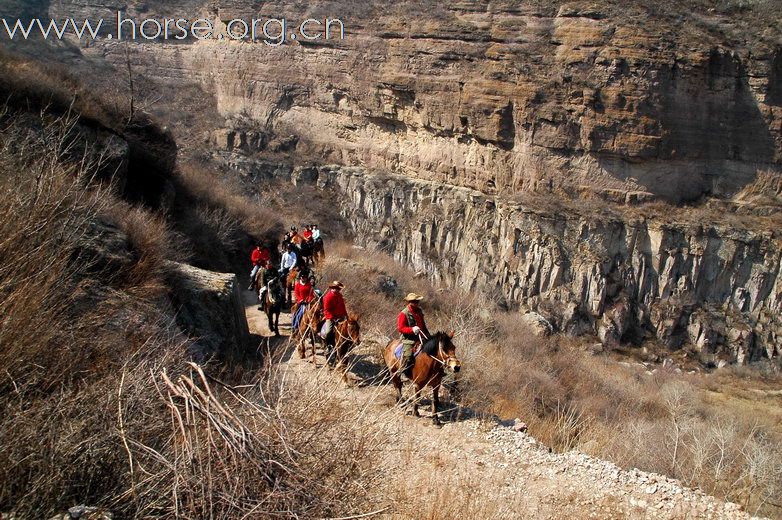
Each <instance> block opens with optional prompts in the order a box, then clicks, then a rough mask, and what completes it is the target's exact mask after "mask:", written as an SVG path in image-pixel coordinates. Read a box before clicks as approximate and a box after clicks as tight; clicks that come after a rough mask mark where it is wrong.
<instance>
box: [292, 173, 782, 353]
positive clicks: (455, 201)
mask: <svg viewBox="0 0 782 520" xmlns="http://www.w3.org/2000/svg"><path fill="white" fill-rule="evenodd" d="M292 178H293V180H294V181H295V182H297V183H302V182H310V183H316V184H317V185H318V186H320V187H321V188H323V189H324V190H328V191H330V192H332V193H336V194H337V195H338V197H339V198H340V199H341V200H342V204H343V214H344V216H345V217H346V220H348V221H350V222H352V223H353V226H354V231H355V233H356V236H357V240H358V242H359V243H361V244H363V245H367V246H371V247H377V248H378V249H381V250H383V251H386V252H388V253H390V254H392V255H393V256H394V257H395V258H396V259H397V260H398V261H399V262H401V263H403V264H405V265H407V266H409V267H411V268H413V269H415V270H416V271H421V272H425V273H428V274H429V275H430V276H431V278H432V279H433V280H434V281H436V282H437V283H442V284H445V285H448V286H451V287H458V288H461V289H464V290H467V291H482V292H484V293H486V294H489V295H490V296H492V297H493V298H494V299H495V300H496V301H499V302H501V303H503V304H504V305H505V306H507V307H508V308H521V309H527V310H532V311H535V312H537V313H539V314H540V315H542V316H543V317H545V319H547V320H548V321H550V322H551V324H552V326H553V327H554V328H555V329H557V330H559V331H563V332H568V333H575V334H578V333H583V332H585V331H594V332H595V333H596V334H597V335H598V336H599V337H600V339H601V341H603V342H604V343H605V344H606V345H609V346H615V345H617V344H619V343H621V342H633V341H641V340H643V339H644V338H645V337H655V338H656V339H657V340H659V341H660V342H662V343H663V344H665V345H666V346H667V347H669V348H672V349H676V348H680V347H682V346H685V345H686V346H688V348H691V349H693V350H695V351H697V353H698V354H699V355H700V356H701V359H702V360H703V361H705V362H711V363H715V364H716V363H717V362H718V361H719V360H729V361H737V362H740V363H747V362H750V361H753V360H758V359H762V358H773V359H776V360H778V361H779V360H780V359H782V321H780V317H779V310H780V306H781V305H782V276H781V273H780V269H781V266H782V263H781V260H782V242H780V239H779V237H778V236H777V235H776V234H775V233H773V232H772V231H761V232H752V231H737V230H735V229H730V228H728V227H723V226H720V225H707V224H704V223H675V222H667V223H661V222H658V221H654V220H646V219H643V218H636V219H631V218H623V217H622V216H621V215H613V216H609V215H606V214H595V215H589V214H587V213H586V212H583V213H581V214H579V213H575V212H570V211H558V210H557V208H556V207H550V208H547V207H542V206H541V205H539V206H531V205H526V204H522V203H518V202H513V201H510V200H508V199H504V198H501V197H492V196H487V195H485V194H482V193H480V192H476V191H472V190H468V189H464V188H456V187H453V186H444V185H439V184H435V183H431V182H426V181H413V180H410V179H406V178H402V177H397V176H385V177H381V176H372V175H368V174H367V173H366V172H365V171H363V170H360V169H356V168H347V169H346V168H339V167H332V168H328V167H322V168H308V169H299V170H297V171H295V172H293V173H292Z"/></svg>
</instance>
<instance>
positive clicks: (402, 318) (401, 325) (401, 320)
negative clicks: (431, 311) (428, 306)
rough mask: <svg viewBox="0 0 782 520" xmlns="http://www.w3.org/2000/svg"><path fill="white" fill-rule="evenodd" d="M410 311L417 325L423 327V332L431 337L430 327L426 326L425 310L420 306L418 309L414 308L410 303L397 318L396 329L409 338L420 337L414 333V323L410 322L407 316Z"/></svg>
mask: <svg viewBox="0 0 782 520" xmlns="http://www.w3.org/2000/svg"><path fill="white" fill-rule="evenodd" d="M408 313H409V314H410V315H411V316H412V317H413V320H414V321H415V325H417V326H418V328H419V329H421V332H423V333H424V334H425V335H426V337H427V338H428V337H430V334H429V329H427V328H426V322H425V321H424V313H423V311H422V310H421V308H420V307H419V308H418V309H413V308H412V307H410V306H409V305H408V306H407V307H406V308H405V310H403V311H402V312H400V313H399V317H398V318H397V319H396V329H397V330H398V331H399V333H400V334H401V335H403V336H405V337H406V338H409V339H416V340H417V339H418V336H416V335H415V333H413V325H412V324H410V323H409V320H408V318H407V315H408Z"/></svg>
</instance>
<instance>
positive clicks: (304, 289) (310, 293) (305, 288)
mask: <svg viewBox="0 0 782 520" xmlns="http://www.w3.org/2000/svg"><path fill="white" fill-rule="evenodd" d="M293 294H294V296H296V303H302V302H304V303H310V302H311V301H312V300H314V299H315V289H314V288H313V287H312V284H311V283H309V282H306V283H301V282H296V286H295V287H294V288H293Z"/></svg>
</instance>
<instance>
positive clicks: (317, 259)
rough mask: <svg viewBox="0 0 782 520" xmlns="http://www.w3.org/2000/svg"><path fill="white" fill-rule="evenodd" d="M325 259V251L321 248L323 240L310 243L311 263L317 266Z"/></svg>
mask: <svg viewBox="0 0 782 520" xmlns="http://www.w3.org/2000/svg"><path fill="white" fill-rule="evenodd" d="M325 259H326V249H325V248H324V247H323V240H315V241H314V242H313V243H312V262H313V263H314V264H316V265H317V264H319V263H321V262H323V261H324V260H325Z"/></svg>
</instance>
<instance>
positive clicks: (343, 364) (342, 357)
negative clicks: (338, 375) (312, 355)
mask: <svg viewBox="0 0 782 520" xmlns="http://www.w3.org/2000/svg"><path fill="white" fill-rule="evenodd" d="M337 365H338V366H339V367H340V370H341V371H342V381H344V382H345V384H346V385H348V386H350V381H349V380H348V354H347V353H344V354H343V353H342V352H339V353H338V354H337Z"/></svg>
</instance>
